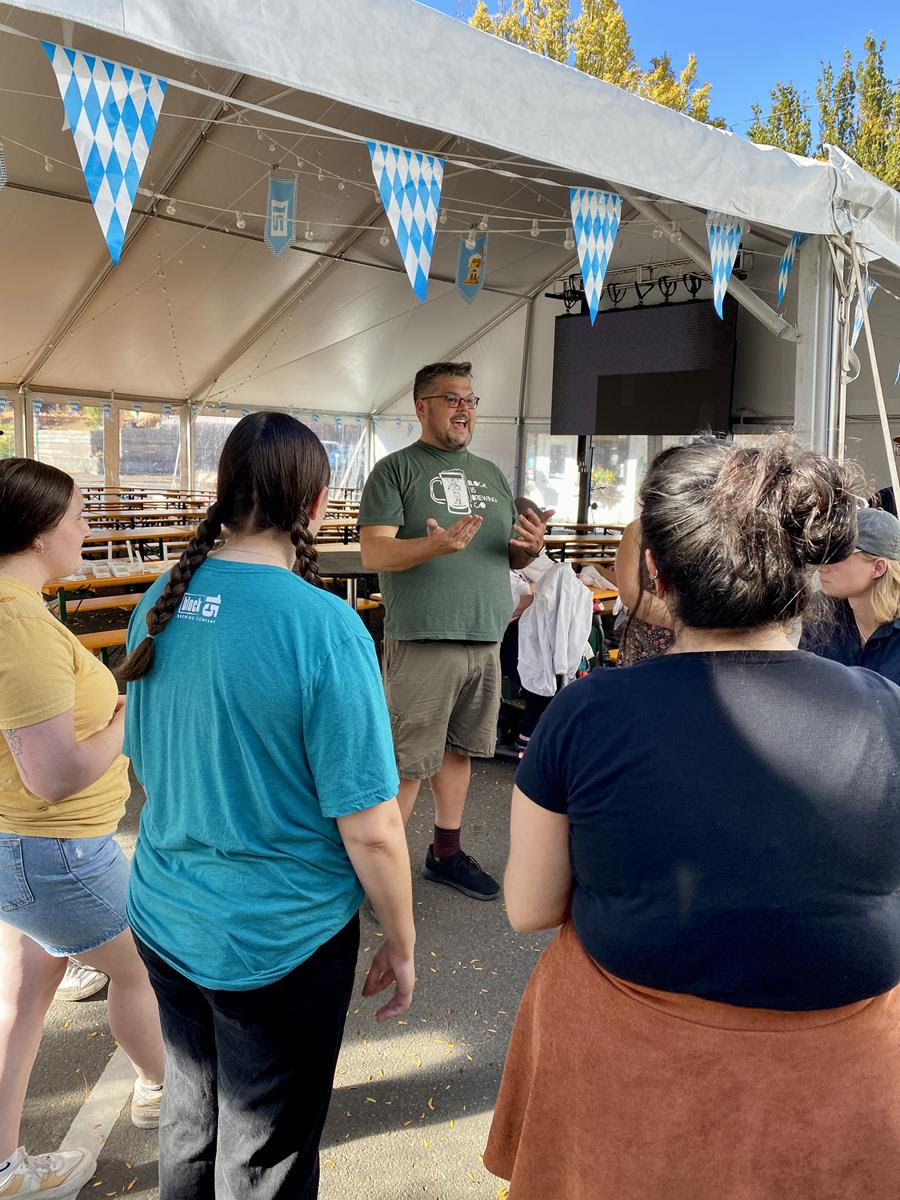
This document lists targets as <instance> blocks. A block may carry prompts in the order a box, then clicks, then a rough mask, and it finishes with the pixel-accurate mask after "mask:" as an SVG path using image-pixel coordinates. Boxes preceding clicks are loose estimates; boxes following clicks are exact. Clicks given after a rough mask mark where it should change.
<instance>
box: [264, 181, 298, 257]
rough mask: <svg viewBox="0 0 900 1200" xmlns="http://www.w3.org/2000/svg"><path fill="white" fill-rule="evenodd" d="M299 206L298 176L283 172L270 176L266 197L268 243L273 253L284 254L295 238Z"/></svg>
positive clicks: (265, 235)
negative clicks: (295, 222)
mask: <svg viewBox="0 0 900 1200" xmlns="http://www.w3.org/2000/svg"><path fill="white" fill-rule="evenodd" d="M296 207H297V176H296V175H294V174H293V173H292V172H282V173H280V174H275V173H274V172H273V173H272V174H271V175H270V176H269V195H268V197H267V199H266V231H265V234H264V237H265V241H266V245H267V246H268V247H269V249H270V250H271V251H272V253H273V254H284V252H285V250H287V248H288V246H289V245H290V244H291V242H292V241H293V240H294V213H295V210H296Z"/></svg>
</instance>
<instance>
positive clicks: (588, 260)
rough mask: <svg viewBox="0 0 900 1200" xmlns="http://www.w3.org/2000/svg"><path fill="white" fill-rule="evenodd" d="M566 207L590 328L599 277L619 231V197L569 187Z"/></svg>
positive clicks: (599, 288)
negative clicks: (579, 268) (576, 249)
mask: <svg viewBox="0 0 900 1200" xmlns="http://www.w3.org/2000/svg"><path fill="white" fill-rule="evenodd" d="M569 204H570V206H571V209H572V231H573V233H574V234H575V245H576V246H577V247H578V260H579V262H580V263H581V281H582V283H583V284H584V296H585V299H586V300H587V304H588V310H589V311H590V314H591V324H592V325H593V323H594V321H596V319H597V312H598V310H599V308H600V294H601V292H602V291H603V277H604V275H605V274H606V268H607V267H608V266H609V260H610V258H611V257H612V252H613V246H614V245H615V241H616V234H617V233H618V232H619V219H620V218H621V216H622V197H621V196H619V195H617V194H616V193H615V192H596V191H594V190H593V189H592V188H570V189H569Z"/></svg>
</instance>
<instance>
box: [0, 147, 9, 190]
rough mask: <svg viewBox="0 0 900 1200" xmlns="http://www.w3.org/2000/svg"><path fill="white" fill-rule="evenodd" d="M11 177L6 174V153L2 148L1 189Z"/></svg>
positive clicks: (0, 148)
mask: <svg viewBox="0 0 900 1200" xmlns="http://www.w3.org/2000/svg"><path fill="white" fill-rule="evenodd" d="M8 178H9V176H8V175H7V174H6V151H5V150H4V149H3V147H2V146H0V188H2V187H3V185H4V184H5V183H6V181H7V179H8Z"/></svg>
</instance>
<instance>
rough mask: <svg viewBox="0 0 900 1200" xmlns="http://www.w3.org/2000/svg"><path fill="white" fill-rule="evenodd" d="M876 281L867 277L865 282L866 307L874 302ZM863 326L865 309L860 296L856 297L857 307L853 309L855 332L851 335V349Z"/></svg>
mask: <svg viewBox="0 0 900 1200" xmlns="http://www.w3.org/2000/svg"><path fill="white" fill-rule="evenodd" d="M876 286H877V285H876V283H875V280H874V279H866V280H865V281H864V282H863V297H864V300H865V306H866V308H868V307H869V305H870V304H871V303H872V297H873V296H874V294H875V288H876ZM862 327H863V309H862V305H861V304H860V302H859V296H857V297H856V307H855V308H854V310H853V333H852V334H851V335H850V349H851V350H852V349H853V347H854V346H855V345H856V342H857V340H858V338H859V334H860V330H861V329H862Z"/></svg>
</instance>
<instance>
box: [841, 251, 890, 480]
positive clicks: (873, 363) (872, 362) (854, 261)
mask: <svg viewBox="0 0 900 1200" xmlns="http://www.w3.org/2000/svg"><path fill="white" fill-rule="evenodd" d="M850 262H851V265H852V267H853V278H854V279H855V280H856V302H857V304H858V305H859V306H860V310H861V311H862V319H863V329H865V331H866V345H867V346H868V348H869V366H870V367H871V369H872V381H873V383H874V384H875V398H876V399H877V401H878V416H879V418H880V420H881V432H882V434H883V436H884V452H885V454H886V455H887V460H888V474H889V475H890V477H891V487H892V488H893V489H894V495H895V496H900V479H898V477H897V460H896V458H895V457H894V444H893V442H892V441H891V426H890V422H889V421H888V415H887V407H886V405H885V403H884V388H883V387H882V385H881V372H880V371H879V370H878V359H877V358H876V357H875V339H874V338H873V337H872V324H871V322H870V321H869V306H868V305H867V304H866V302H865V293H864V291H863V282H862V273H861V271H860V269H859V255H858V254H857V252H856V241H855V239H854V237H853V233H852V232H851V234H850Z"/></svg>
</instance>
